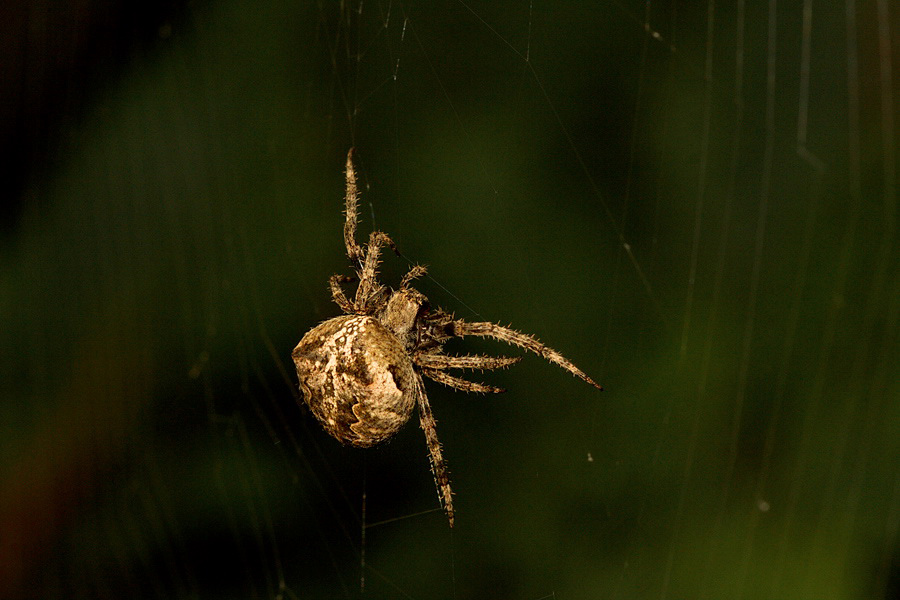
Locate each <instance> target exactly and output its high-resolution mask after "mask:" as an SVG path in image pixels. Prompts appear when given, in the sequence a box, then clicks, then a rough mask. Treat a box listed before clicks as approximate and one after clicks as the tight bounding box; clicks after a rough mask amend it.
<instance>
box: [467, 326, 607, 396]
mask: <svg viewBox="0 0 900 600" xmlns="http://www.w3.org/2000/svg"><path fill="white" fill-rule="evenodd" d="M453 332H454V335H456V336H459V337H462V336H466V335H475V336H479V337H491V338H494V339H497V340H501V341H504V342H508V343H510V344H514V345H516V346H518V347H520V348H524V349H525V350H528V351H530V352H534V353H535V354H537V355H538V356H541V357H543V358H544V359H546V360H549V361H550V362H553V363H556V364H557V365H559V366H560V367H562V368H563V369H565V370H566V371H568V372H569V373H572V374H573V375H575V376H576V377H579V378H580V379H582V380H584V381H586V382H587V383H589V384H591V385H592V386H594V387H595V388H597V389H598V390H602V389H603V386H601V385H600V384H598V383H596V382H595V381H594V380H593V379H591V378H590V377H588V376H587V375H586V374H585V373H584V372H583V371H582V370H581V369H579V368H578V367H576V366H575V365H573V364H572V363H571V362H570V361H569V359H567V358H566V357H565V356H563V355H562V354H560V353H559V352H557V351H556V350H554V349H553V348H550V347H549V346H547V345H545V344H543V343H541V342H540V341H538V339H537V338H535V337H533V336H530V335H528V334H525V333H520V332H518V331H516V330H514V329H509V328H507V327H503V326H501V325H495V324H494V323H489V322H482V323H466V322H465V321H463V320H462V319H457V320H455V321H453Z"/></svg>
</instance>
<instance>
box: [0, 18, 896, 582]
mask: <svg viewBox="0 0 900 600" xmlns="http://www.w3.org/2000/svg"><path fill="white" fill-rule="evenodd" d="M84 6H85V7H90V9H89V8H85V10H101V8H102V7H101V3H97V4H96V5H89V3H86V4H84ZM713 8H715V10H714V11H713ZM844 8H847V11H843V10H835V9H834V7H831V6H818V5H817V6H816V7H815V9H814V10H813V11H812V12H811V13H809V14H808V15H807V16H808V17H809V18H811V21H810V22H811V23H812V26H811V29H810V31H811V33H810V36H809V38H808V40H809V50H808V52H807V53H804V41H805V40H806V39H807V38H805V37H804V36H803V31H804V24H805V22H804V13H803V12H802V11H801V10H800V8H799V7H798V6H794V5H790V6H785V5H779V6H778V12H777V13H776V14H774V15H773V14H771V13H770V14H767V13H766V12H765V10H763V5H753V6H747V7H746V13H744V12H742V11H743V10H745V9H744V5H743V4H739V5H738V6H732V5H727V6H719V5H715V6H714V5H712V4H710V5H707V6H702V7H689V6H684V5H679V6H678V7H677V12H676V10H675V6H674V5H672V6H669V5H666V4H661V5H656V4H645V3H631V4H628V3H612V4H609V5H596V3H587V2H576V3H553V4H551V5H545V4H540V3H537V4H533V5H529V4H527V3H525V4H523V3H513V2H499V3H483V4H479V3H475V4H472V3H469V4H462V3H438V4H425V3H410V4H406V3H393V2H388V3H361V4H360V3H347V4H337V3H319V4H317V5H315V6H314V5H312V4H311V3H308V4H307V3H293V2H288V1H287V0H284V1H275V2H270V3H266V4H264V5H261V4H259V3H250V2H247V1H246V0H228V1H223V2H208V3H205V4H187V5H185V6H181V7H178V8H177V10H176V9H173V10H172V11H171V15H170V16H171V19H170V20H165V19H163V20H162V22H160V23H158V24H157V23H156V21H155V20H154V21H152V22H153V30H154V31H155V32H156V34H157V35H155V36H153V38H152V39H150V40H148V39H146V35H144V36H143V37H141V36H137V37H140V39H142V40H143V42H142V43H140V44H137V43H136V44H135V45H134V46H133V47H130V48H129V49H128V52H127V53H125V54H124V56H125V60H124V61H123V62H120V63H117V64H116V66H115V68H114V67H113V66H110V65H106V63H101V67H100V68H98V69H97V72H98V74H97V75H95V76H92V77H89V78H84V79H76V80H75V81H76V84H77V85H74V88H70V89H69V92H68V93H69V94H77V96H78V99H79V100H78V105H77V107H75V106H73V105H72V102H59V103H56V104H53V106H56V107H57V108H58V110H59V111H61V113H60V114H61V115H62V116H60V114H56V115H55V116H49V115H45V114H44V113H36V114H30V113H29V118H31V119H38V120H40V119H47V123H49V125H46V126H42V127H37V128H34V127H32V128H31V129H28V131H30V132H32V134H34V136H36V137H37V138H38V139H37V140H34V142H33V143H34V145H35V147H38V146H41V147H43V146H52V147H53V150H52V152H50V153H49V154H47V155H36V157H37V159H40V164H38V165H34V164H29V167H28V170H27V172H28V176H27V177H25V178H24V179H25V182H26V183H25V185H24V187H23V189H21V190H19V191H15V192H14V193H13V194H11V196H14V197H11V203H10V204H11V206H12V207H14V208H12V209H10V210H9V211H8V214H9V219H8V222H7V227H6V229H5V231H6V233H5V234H4V237H3V240H2V255H0V273H2V279H0V285H2V289H3V292H4V293H3V294H2V295H0V302H2V304H0V307H2V312H3V319H2V323H3V324H4V327H3V328H2V330H0V335H2V336H3V347H4V348H6V351H5V352H4V354H3V361H2V365H3V372H2V378H0V379H2V381H3V391H4V399H5V402H3V404H2V409H0V431H2V434H3V435H2V436H0V457H2V458H0V596H3V597H21V598H26V597H42V598H49V597H67V598H68V597H93V598H105V597H123V596H127V597H140V596H152V597H216V598H223V597H235V598H238V597H240V598H247V597H284V596H288V597H304V598H305V597H315V598H334V597H358V596H360V595H363V596H368V597H376V598H382V597H404V598H409V597H412V598H442V597H447V598H542V597H545V598H546V597H559V598H565V597H571V598H596V597H611V598H632V597H634V598H642V597H662V598H685V597H692V598H694V597H703V598H718V597H742V598H773V597H779V598H857V597H858V598H864V597H865V598H871V597H895V596H892V595H896V594H897V593H898V589H900V586H898V584H897V581H898V575H897V558H896V556H897V555H896V550H897V541H898V540H897V531H898V523H900V467H898V465H900V462H898V457H900V453H898V446H900V441H898V440H900V437H898V436H897V427H898V423H900V414H898V412H900V403H898V402H897V400H898V380H900V378H898V376H897V375H898V370H897V364H898V348H897V344H898V337H897V332H898V328H897V312H898V306H900V301H898V298H900V293H898V289H897V287H898V285H897V284H898V281H900V276H898V275H900V273H898V252H897V240H896V167H897V165H896V148H895V144H896V131H895V129H893V128H894V127H895V123H894V121H893V120H892V119H891V116H892V115H896V114H897V113H896V101H897V100H896V95H895V94H896V92H897V91H898V90H897V87H896V86H897V84H896V82H897V81H898V80H900V78H898V77H897V76H896V75H897V74H896V73H890V72H888V75H889V76H892V77H893V78H891V77H887V76H885V69H884V67H885V66H888V67H890V65H891V63H889V62H887V56H886V55H885V53H884V49H883V47H882V49H881V53H880V54H879V46H878V43H879V41H880V40H883V37H882V38H879V36H883V35H884V34H883V30H879V27H880V26H882V27H883V26H884V25H885V22H884V19H885V17H886V15H884V14H878V13H875V12H871V13H869V12H866V11H868V10H870V9H869V8H868V7H865V8H864V7H860V8H859V11H858V12H857V9H856V8H855V7H854V6H853V5H852V4H851V5H849V7H844ZM645 11H646V12H645ZM25 14H26V16H25V24H26V26H25V27H24V29H28V26H33V25H35V24H36V23H39V22H43V23H46V22H48V21H47V16H48V15H52V14H53V13H52V10H51V9H49V8H48V7H46V6H38V5H37V4H35V5H34V6H29V10H26V11H25ZM848 15H849V17H848ZM850 17H852V19H853V20H851V21H848V20H847V19H848V18H850ZM148 18H150V17H149V16H148ZM152 18H153V19H157V20H158V19H159V18H160V17H159V15H158V14H156V13H154V14H153V15H152ZM709 19H712V21H711V22H710V21H709ZM59 21H60V20H59V19H56V20H53V19H50V21H49V22H52V23H56V26H57V27H58V28H59V29H58V35H59V36H62V37H65V36H69V38H71V39H72V40H73V44H74V41H79V40H82V39H88V40H89V39H91V30H90V28H88V27H87V26H85V25H84V23H85V21H74V22H72V23H70V24H69V25H68V28H67V27H66V26H65V24H64V23H59ZM87 22H90V20H88V21H87ZM645 22H646V23H649V25H648V26H647V27H645V25H644V24H645ZM708 26H709V30H708V29H707V27H708ZM142 31H145V30H142ZM708 32H709V34H711V36H712V37H709V36H708ZM848 32H850V33H852V34H853V36H854V37H849V38H848ZM893 35H894V36H895V37H896V34H895V33H894V34H893ZM34 39H36V38H28V39H26V41H24V42H23V43H22V44H21V45H20V46H18V47H19V48H20V49H23V51H24V50H30V51H32V56H34V55H35V53H36V56H37V58H36V59H35V58H31V59H30V60H31V61H32V62H31V63H28V64H30V65H34V64H37V65H40V64H43V63H42V62H41V58H42V56H43V54H46V56H43V58H44V59H45V60H46V61H48V63H49V62H50V61H51V60H52V58H53V55H52V52H51V51H52V50H53V48H55V47H56V46H52V45H43V46H41V45H35V44H33V43H32V45H31V46H30V45H29V41H28V40H32V42H33V40H34ZM887 51H888V53H891V52H893V56H894V57H895V58H896V55H897V53H896V51H895V47H894V48H892V47H890V44H888V48H887ZM8 56H9V57H8V58H7V59H6V60H7V61H8V62H9V63H10V64H12V61H13V60H14V57H15V55H13V54H10V55H8ZM736 61H737V62H736ZM893 64H898V63H897V61H896V60H894V62H893ZM103 65H106V66H103ZM736 65H738V66H736ZM807 76H808V77H809V79H808V83H807V80H806V79H805V77H807ZM29 81H39V78H38V77H37V76H35V78H34V79H33V80H29ZM27 85H28V84H25V89H26V90H28V89H29V88H28V87H27ZM48 89H49V88H48ZM30 91H31V92H32V93H36V92H34V90H30ZM23 97H24V96H23ZM50 104H52V103H48V105H50ZM59 123H64V124H65V126H62V125H59ZM50 130H52V133H51V132H50ZM351 145H353V146H355V147H356V148H357V153H358V157H359V158H358V161H359V166H360V174H361V181H362V185H363V194H364V202H363V215H364V219H363V223H362V225H361V230H362V232H363V234H365V232H367V231H368V230H369V229H370V228H371V227H377V228H379V229H382V230H384V231H387V232H389V233H390V234H391V235H392V236H393V238H394V240H395V241H396V242H397V243H398V246H399V247H400V249H401V251H402V253H403V257H402V258H399V259H398V258H396V257H387V258H386V261H385V265H384V268H383V273H384V278H385V280H386V281H388V282H391V281H393V282H396V281H397V277H399V276H400V275H401V274H402V273H403V272H404V270H405V269H406V268H407V267H408V264H407V261H412V262H421V263H426V264H428V265H429V268H430V274H431V276H432V277H433V279H432V278H429V279H427V280H424V281H423V282H422V284H421V286H420V288H421V289H422V291H423V292H425V293H426V294H427V295H428V296H429V297H430V298H431V300H432V301H433V302H434V303H436V304H439V305H441V306H443V307H444V308H446V309H448V310H456V311H457V314H459V315H460V316H462V317H464V318H468V319H475V318H480V319H486V320H494V321H501V322H503V323H504V324H506V323H510V322H511V323H512V324H513V325H514V326H515V327H517V328H519V329H521V330H524V331H527V332H532V333H535V334H537V335H538V336H539V337H541V339H543V340H544V341H546V342H547V343H548V344H550V345H551V346H553V347H555V348H557V349H559V350H560V351H562V352H563V353H564V354H566V355H567V356H569V357H571V358H572V359H573V360H574V361H575V362H576V364H578V365H579V366H581V367H582V368H583V369H584V370H585V371H587V372H588V373H589V374H591V375H592V376H595V377H596V378H597V379H599V380H600V381H602V383H603V384H604V385H605V386H606V388H607V391H606V392H604V393H603V394H599V395H598V394H596V393H595V392H594V391H593V390H591V389H590V388H588V387H587V386H584V385H583V384H581V383H580V382H578V381H576V380H573V378H571V377H569V376H567V375H566V374H565V373H563V372H561V371H559V370H558V369H555V368H553V367H551V366H548V365H546V364H542V362H541V361H540V360H539V359H536V358H533V357H532V358H526V360H525V364H524V365H520V366H518V367H517V368H513V369H511V370H509V371H507V372H502V373H497V374H493V373H492V374H486V375H484V379H485V380H488V379H489V380H490V381H491V382H492V383H497V384H498V385H502V386H503V387H506V388H508V389H510V392H508V393H507V394H506V395H503V396H497V397H481V396H466V395H463V394H458V393H451V391H449V390H446V389H441V388H439V387H438V386H436V385H430V386H429V393H430V396H431V400H432V405H433V406H434V410H435V413H436V415H437V417H438V419H439V421H440V422H439V425H438V427H439V433H440V436H441V441H442V442H443V443H444V446H445V453H446V456H447V459H448V461H449V465H450V468H451V473H452V478H453V485H454V490H455V491H456V493H457V498H456V502H457V504H458V506H457V510H458V518H457V523H458V525H457V527H456V528H455V529H454V530H453V531H452V532H449V531H448V530H447V526H446V521H445V520H444V517H443V515H442V513H441V512H440V511H439V510H437V502H436V498H435V497H434V489H433V484H432V478H431V475H430V473H429V471H428V464H427V458H426V451H425V445H424V440H423V437H422V434H421V431H420V430H419V429H418V427H417V426H416V424H415V423H411V424H409V425H408V426H407V427H406V428H405V429H404V430H403V431H402V432H401V433H400V434H399V435H398V436H397V438H395V439H394V440H393V441H392V442H391V443H389V444H386V445H385V446H384V447H381V448H379V449H376V450H370V451H365V452H364V451H359V450H354V449H348V448H342V447H340V446H339V445H338V444H337V443H336V442H334V441H333V440H331V439H330V438H328V437H327V436H326V434H324V432H322V431H321V430H320V429H319V428H318V426H317V425H316V423H315V422H314V420H313V419H312V417H311V415H310V414H309V413H308V411H306V410H305V409H304V408H302V407H300V406H299V405H298V404H297V402H296V400H297V390H296V389H295V375H294V374H293V372H292V369H293V367H292V364H291V362H290V359H289V355H290V351H291V349H292V348H293V346H294V345H295V344H296V342H297V341H298V340H299V338H300V336H301V335H302V334H303V332H304V331H306V330H307V329H308V328H309V327H311V326H312V325H313V324H315V323H317V322H318V321H320V320H323V319H325V318H328V317H331V316H333V315H335V314H337V308H336V307H335V306H333V305H332V304H331V302H330V297H329V293H328V291H327V289H326V282H327V278H328V276H329V275H331V274H332V273H335V272H343V271H344V270H345V269H346V264H345V263H346V260H345V258H344V256H343V254H342V253H343V246H342V239H341V223H342V218H343V217H342V213H341V210H342V194H343V181H342V173H341V169H342V164H343V157H344V155H345V153H346V151H347V148H348V147H350V146H351ZM26 162H27V161H26ZM13 187H14V186H11V187H10V188H9V189H10V190H12V189H13ZM463 348H467V349H472V348H475V349H477V350H479V351H484V352H492V353H497V352H498V347H497V345H495V344H490V343H479V342H477V341H475V342H471V343H470V342H468V341H467V342H466V344H456V345H455V347H454V350H456V351H459V352H462V351H463ZM504 350H505V348H499V351H500V352H503V351H504ZM476 377H477V375H476ZM363 506H365V511H366V512H365V521H363V520H362V519H363V516H362V514H361V511H362V507H363ZM423 511H431V512H425V514H419V513H422V512H423ZM364 523H365V524H367V525H368V526H369V527H368V528H366V529H365V530H364V529H363V524H364ZM363 531H365V537H364V542H363V538H362V532H363ZM363 550H364V556H362V554H361V553H362V552H363ZM361 574H362V575H364V582H365V583H364V585H365V589H364V591H361V590H360V587H361Z"/></svg>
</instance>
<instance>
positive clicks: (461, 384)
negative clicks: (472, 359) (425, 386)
mask: <svg viewBox="0 0 900 600" xmlns="http://www.w3.org/2000/svg"><path fill="white" fill-rule="evenodd" d="M422 374H423V375H425V376H426V377H428V378H429V379H433V380H434V381H437V382H438V383H442V384H444V385H446V386H448V387H452V388H454V389H457V390H460V391H462V392H475V393H479V394H502V393H503V392H505V391H506V390H504V389H503V388H499V387H495V386H493V385H488V384H486V383H475V382H474V381H469V380H468V379H463V378H462V377H454V376H453V375H451V374H449V373H447V372H446V371H439V370H437V369H429V368H427V367H423V368H422Z"/></svg>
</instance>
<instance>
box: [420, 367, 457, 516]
mask: <svg viewBox="0 0 900 600" xmlns="http://www.w3.org/2000/svg"><path fill="white" fill-rule="evenodd" d="M416 379H417V381H416V388H417V392H418V403H419V424H420V425H421V426H422V430H423V431H424V432H425V443H426V444H427V445H428V454H429V458H430V460H431V472H432V474H433V475H434V484H435V486H436V487H437V492H438V499H439V500H440V502H441V504H442V505H443V506H444V511H445V512H446V513H447V520H448V521H449V522H450V527H453V491H452V490H451V489H450V474H449V473H448V472H447V464H446V463H445V462H444V456H443V454H442V453H441V442H440V441H439V440H438V437H437V422H436V421H435V419H434V414H432V412H431V405H430V404H429V403H428V397H427V396H426V395H425V383H424V382H423V381H422V378H421V377H419V376H417V377H416Z"/></svg>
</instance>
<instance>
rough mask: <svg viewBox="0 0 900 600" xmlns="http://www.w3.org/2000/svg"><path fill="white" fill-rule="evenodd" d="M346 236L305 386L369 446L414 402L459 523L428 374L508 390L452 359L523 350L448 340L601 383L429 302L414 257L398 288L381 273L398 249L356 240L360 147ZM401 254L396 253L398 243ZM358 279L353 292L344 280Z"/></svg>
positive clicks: (443, 497) (337, 428)
mask: <svg viewBox="0 0 900 600" xmlns="http://www.w3.org/2000/svg"><path fill="white" fill-rule="evenodd" d="M345 177H346V195H345V198H344V202H345V205H346V207H345V214H346V220H345V221H344V245H345V246H346V248H347V258H349V259H350V263H351V265H352V266H353V270H354V272H355V273H356V276H355V277H347V276H342V275H332V276H331V280H330V288H331V296H332V299H333V300H334V302H335V303H336V304H337V305H338V306H339V307H340V308H341V310H342V311H343V312H344V313H345V314H343V315H342V316H339V317H334V318H333V319H329V320H327V321H325V322H324V323H322V324H320V325H318V326H316V327H314V328H313V329H311V330H310V331H309V332H308V333H307V334H306V335H304V336H303V339H301V340H300V343H299V344H297V347H296V348H294V351H293V352H292V353H291V356H292V358H293V359H294V363H295V364H296V366H297V377H298V379H299V381H300V389H301V390H302V392H303V396H304V398H305V400H306V403H307V405H308V406H309V408H310V410H311V411H312V413H313V414H314V415H315V416H316V417H317V418H318V420H319V421H320V422H321V424H322V426H323V427H324V428H325V430H326V431H327V432H328V433H330V434H331V435H332V436H334V437H335V438H337V439H338V440H339V441H340V442H342V443H344V444H349V445H352V446H356V447H361V448H367V447H370V446H373V445H375V444H378V443H379V442H383V441H385V440H387V439H389V438H390V437H391V436H393V435H394V434H395V433H397V431H398V430H399V429H400V428H401V427H402V426H403V425H404V424H405V423H406V422H407V421H408V420H409V417H410V415H411V414H412V410H413V407H414V405H418V407H419V422H420V424H421V426H422V429H423V430H424V432H425V441H426V443H427V445H428V452H429V454H430V458H431V471H432V473H433V474H434V480H435V485H436V487H437V490H438V498H439V500H440V502H441V504H442V505H443V508H444V510H445V511H446V513H447V519H448V520H449V522H450V527H453V518H454V514H453V492H452V491H451V489H450V478H449V476H448V473H447V464H446V462H445V461H444V457H443V454H442V453H441V444H440V442H439V441H438V436H437V430H436V427H435V425H436V422H435V419H434V415H433V414H432V412H431V405H430V404H429V403H428V396H427V395H426V394H425V385H424V383H423V381H422V376H423V375H424V376H425V377H428V378H429V379H433V380H434V381H437V382H438V383H442V384H444V385H447V386H450V387H452V388H455V389H458V390H462V391H464V392H490V393H498V392H503V391H504V390H502V389H500V388H497V387H494V386H491V385H486V384H483V383H475V382H472V381H468V380H466V379H462V378H460V377H457V376H455V375H451V374H450V373H448V372H447V371H448V370H450V369H481V370H484V369H498V368H501V367H506V366H509V365H512V364H514V363H517V362H519V361H520V360H521V357H507V356H480V355H464V356H450V355H447V354H444V353H443V351H442V348H443V345H444V343H445V342H447V341H448V340H449V339H451V338H454V337H465V336H480V337H489V338H494V339H497V340H501V341H504V342H508V343H510V344H515V345H516V346H519V347H521V348H524V349H525V350H529V351H531V352H534V353H535V354H537V355H539V356H541V357H543V358H544V359H546V360H548V361H550V362H553V363H556V364H557V365H559V366H560V367H562V368H563V369H565V370H567V371H569V372H570V373H572V374H574V375H576V376H578V377H580V378H581V379H583V380H584V381H586V382H587V383H589V384H591V385H592V386H594V387H596V388H597V389H600V390H602V389H603V388H602V387H601V386H600V385H598V384H597V383H595V382H594V381H593V380H592V379H591V378H590V377H588V376H587V375H585V374H584V373H583V372H582V371H581V370H580V369H578V367H576V366H575V365H573V364H572V363H571V362H570V361H569V360H568V359H566V358H565V357H564V356H563V355H562V354H560V353H559V352H557V351H556V350H553V349H551V348H549V347H547V346H545V345H544V344H542V343H541V342H539V341H538V340H537V339H536V338H534V337H532V336H530V335H526V334H523V333H519V332H518V331H514V330H512V329H509V328H506V327H502V326H500V325H495V324H493V323H489V322H481V323H470V322H467V321H464V320H462V319H457V318H455V317H454V316H453V314H451V313H446V312H444V311H443V310H441V309H440V308H436V307H433V306H431V305H430V303H429V302H428V299H427V298H426V297H425V296H424V295H423V294H421V293H420V292H418V291H416V290H415V289H413V288H412V287H411V284H412V282H413V280H414V279H416V278H418V277H421V276H423V275H425V273H426V269H425V267H424V266H421V265H416V266H414V267H412V268H411V269H410V270H409V272H408V273H407V274H406V275H405V276H404V277H403V278H402V279H401V280H400V286H399V287H398V288H397V289H396V290H392V289H390V288H388V287H385V286H383V285H382V284H381V283H379V282H378V277H377V275H378V265H379V263H380V258H379V255H380V253H381V249H382V248H383V247H384V246H388V247H390V248H392V249H393V250H394V251H395V252H396V251H397V248H396V246H395V245H394V242H393V241H392V240H391V238H390V237H388V236H387V234H385V233H382V232H381V231H373V232H372V233H371V234H370V235H369V242H368V244H366V245H360V244H358V243H357V241H356V225H357V209H358V205H359V191H358V189H357V185H356V171H355V170H354V168H353V149H352V148H351V149H350V151H349V152H348V153H347V164H346V171H345ZM398 254H399V253H398ZM352 282H356V283H357V286H356V293H355V295H354V296H353V298H352V299H350V298H348V297H347V295H346V294H345V293H344V289H343V287H342V284H346V283H352Z"/></svg>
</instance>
